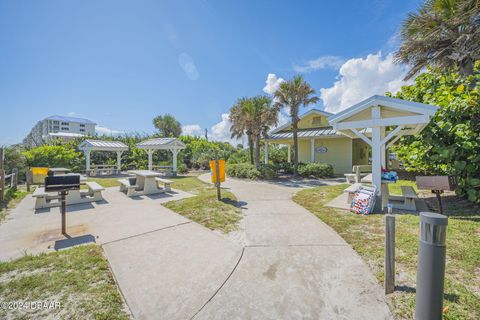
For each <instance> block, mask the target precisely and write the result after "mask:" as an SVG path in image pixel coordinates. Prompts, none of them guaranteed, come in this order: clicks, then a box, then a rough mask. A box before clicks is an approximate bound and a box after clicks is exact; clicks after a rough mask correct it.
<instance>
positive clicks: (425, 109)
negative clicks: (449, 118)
mask: <svg viewBox="0 0 480 320" xmlns="http://www.w3.org/2000/svg"><path fill="white" fill-rule="evenodd" d="M371 106H384V107H389V108H394V109H399V110H406V111H409V112H414V113H418V114H424V115H429V116H433V115H434V114H435V112H437V109H438V107H437V106H432V105H429V104H424V103H419V102H414V101H408V100H403V99H397V98H391V97H385V96H379V95H375V96H371V97H370V98H367V99H365V100H363V101H361V102H359V103H357V104H355V105H353V106H351V107H349V108H347V109H345V110H343V111H341V112H339V113H337V114H335V115H333V116H331V117H329V118H328V121H329V122H330V123H332V122H334V123H335V122H339V121H342V120H344V119H346V118H349V117H351V116H352V115H353V114H356V113H359V112H361V111H363V110H365V109H367V108H369V107H371Z"/></svg>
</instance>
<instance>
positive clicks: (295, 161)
mask: <svg viewBox="0 0 480 320" xmlns="http://www.w3.org/2000/svg"><path fill="white" fill-rule="evenodd" d="M297 130H298V121H297V120H293V121H292V133H293V176H294V177H296V176H297V175H298V136H297Z"/></svg>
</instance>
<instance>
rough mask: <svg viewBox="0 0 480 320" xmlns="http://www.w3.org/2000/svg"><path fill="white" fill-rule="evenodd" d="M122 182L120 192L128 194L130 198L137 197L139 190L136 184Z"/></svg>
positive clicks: (126, 181) (122, 180) (121, 180)
mask: <svg viewBox="0 0 480 320" xmlns="http://www.w3.org/2000/svg"><path fill="white" fill-rule="evenodd" d="M118 182H120V191H121V192H125V191H126V192H127V196H128V197H132V196H134V195H135V190H136V189H137V188H138V186H137V185H136V184H130V180H129V179H119V180H118Z"/></svg>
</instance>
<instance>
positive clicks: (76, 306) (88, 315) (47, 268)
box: [0, 245, 129, 319]
mask: <svg viewBox="0 0 480 320" xmlns="http://www.w3.org/2000/svg"><path fill="white" fill-rule="evenodd" d="M29 301H42V302H47V303H49V302H59V303H60V307H59V308H57V309H46V310H29V309H17V310H8V309H5V308H0V318H2V319H47V318H48V319H52V318H55V319H58V318H62V319H129V315H128V314H127V313H126V312H125V311H124V304H123V301H122V299H121V296H120V293H119V292H118V290H117V287H116V286H115V282H114V279H113V277H112V274H111V273H110V270H109V267H108V263H107V260H106V259H105V258H104V256H103V254H102V249H101V247H99V246H96V245H88V246H79V247H75V248H72V249H68V250H63V251H59V252H53V253H48V254H40V255H36V256H25V257H22V258H19V259H16V260H13V261H10V262H2V263H0V303H2V302H23V303H26V302H29Z"/></svg>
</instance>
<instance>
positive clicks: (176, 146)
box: [137, 138, 187, 175]
mask: <svg viewBox="0 0 480 320" xmlns="http://www.w3.org/2000/svg"><path fill="white" fill-rule="evenodd" d="M186 147H187V146H186V145H185V144H184V143H183V142H182V141H180V140H178V139H177V138H155V139H149V140H145V141H142V142H140V143H138V144H137V148H139V149H144V150H146V151H147V154H148V170H152V167H153V160H152V156H153V152H154V151H155V150H170V151H171V152H172V154H173V175H176V174H177V155H178V153H179V152H180V150H182V149H185V148H186Z"/></svg>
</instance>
